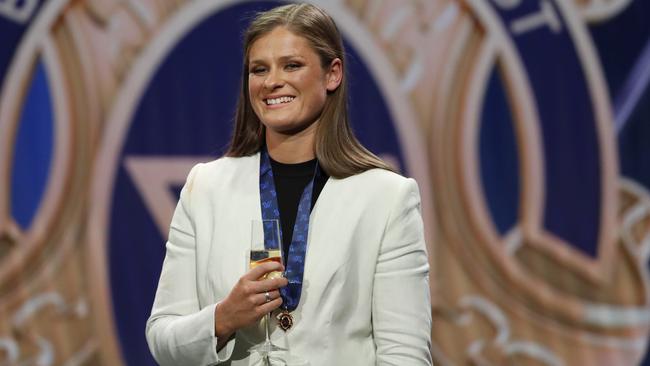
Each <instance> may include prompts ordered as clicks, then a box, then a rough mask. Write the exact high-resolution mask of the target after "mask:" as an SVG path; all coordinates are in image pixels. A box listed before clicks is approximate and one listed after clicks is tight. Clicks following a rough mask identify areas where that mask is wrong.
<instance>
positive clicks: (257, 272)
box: [242, 262, 284, 281]
mask: <svg viewBox="0 0 650 366" xmlns="http://www.w3.org/2000/svg"><path fill="white" fill-rule="evenodd" d="M275 271H279V272H282V271H284V266H283V265H282V264H281V263H278V262H266V263H261V264H259V265H258V266H256V267H255V268H253V269H251V270H250V271H248V272H246V274H245V275H244V276H242V278H245V279H247V280H251V281H257V280H258V279H260V278H261V277H262V276H264V275H265V274H267V273H269V272H275Z"/></svg>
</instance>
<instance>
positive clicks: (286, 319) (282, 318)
mask: <svg viewBox="0 0 650 366" xmlns="http://www.w3.org/2000/svg"><path fill="white" fill-rule="evenodd" d="M276 319H278V325H279V326H280V329H282V330H283V331H285V332H286V331H287V330H289V328H291V326H293V316H292V315H291V313H289V311H287V309H284V310H282V311H281V312H280V313H279V314H278V315H277V316H276Z"/></svg>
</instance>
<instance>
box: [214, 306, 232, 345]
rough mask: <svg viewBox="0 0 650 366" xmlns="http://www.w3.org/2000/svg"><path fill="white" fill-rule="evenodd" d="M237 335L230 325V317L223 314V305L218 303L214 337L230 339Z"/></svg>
mask: <svg viewBox="0 0 650 366" xmlns="http://www.w3.org/2000/svg"><path fill="white" fill-rule="evenodd" d="M233 333H235V329H232V327H231V326H230V324H229V323H228V317H227V316H224V314H223V306H222V303H218V304H217V306H216V307H215V309H214V335H215V336H216V337H217V338H220V339H229V338H230V336H231V335H232V334H233Z"/></svg>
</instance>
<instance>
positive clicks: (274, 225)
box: [249, 220, 286, 366]
mask: <svg viewBox="0 0 650 366" xmlns="http://www.w3.org/2000/svg"><path fill="white" fill-rule="evenodd" d="M270 261H273V262H278V263H282V242H281V240H280V223H279V221H278V220H253V221H252V222H251V250H250V257H249V266H250V268H255V267H256V266H258V265H260V264H262V263H266V262H270ZM279 277H282V272H279V271H274V272H269V273H267V274H266V275H264V276H263V277H262V278H261V280H263V279H273V278H279ZM270 321H271V314H266V315H265V327H264V333H265V341H264V342H263V343H262V344H258V345H256V346H253V347H251V348H250V349H249V352H250V353H253V352H256V353H259V354H260V356H262V358H263V359H264V361H265V364H266V365H267V366H271V361H270V358H269V356H270V353H271V352H276V351H286V349H285V348H282V347H280V346H277V345H275V344H273V343H272V342H271V338H270V336H269V333H270V330H269V327H270V324H269V323H270Z"/></svg>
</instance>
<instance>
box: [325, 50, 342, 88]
mask: <svg viewBox="0 0 650 366" xmlns="http://www.w3.org/2000/svg"><path fill="white" fill-rule="evenodd" d="M326 78H327V79H326V82H327V84H326V87H327V91H328V92H333V91H334V90H336V88H338V87H339V85H341V80H343V62H342V61H341V59H340V58H338V57H337V58H335V59H334V60H332V62H331V63H330V66H329V70H328V71H327V75H326Z"/></svg>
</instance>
